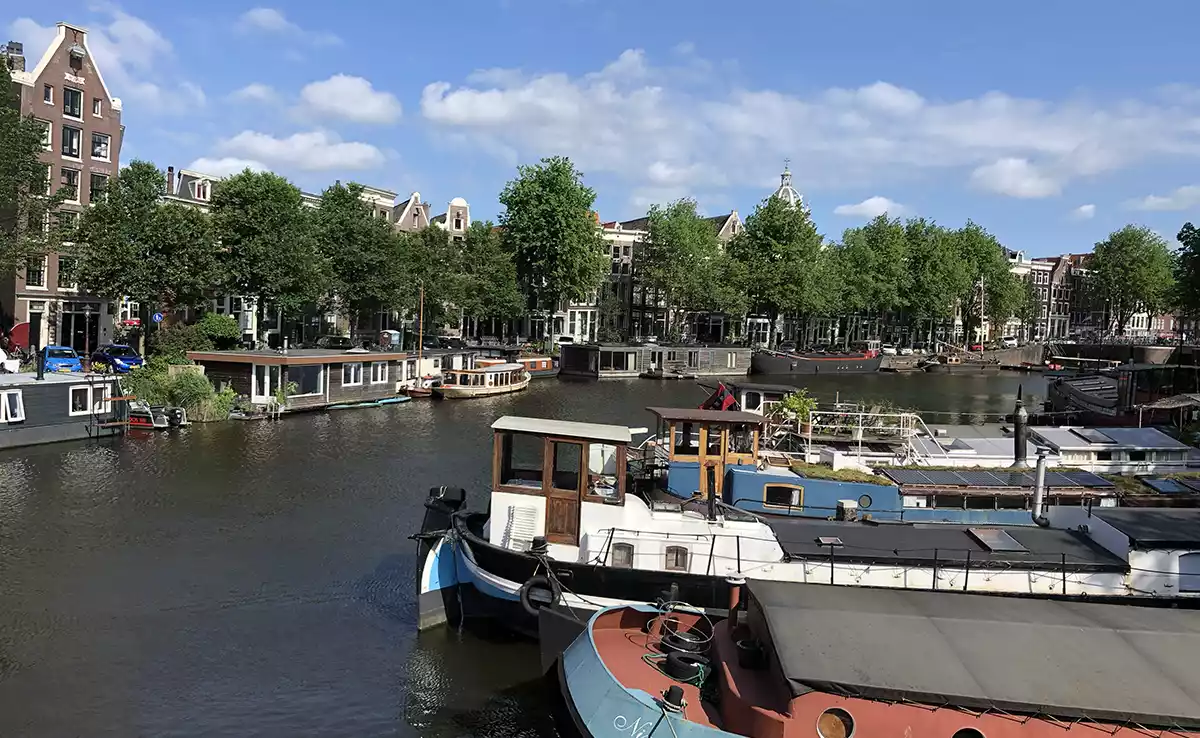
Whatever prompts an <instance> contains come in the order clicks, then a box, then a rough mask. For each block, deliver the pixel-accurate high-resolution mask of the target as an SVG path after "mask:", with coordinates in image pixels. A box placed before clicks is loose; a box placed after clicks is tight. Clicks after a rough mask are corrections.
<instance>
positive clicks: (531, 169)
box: [500, 156, 608, 310]
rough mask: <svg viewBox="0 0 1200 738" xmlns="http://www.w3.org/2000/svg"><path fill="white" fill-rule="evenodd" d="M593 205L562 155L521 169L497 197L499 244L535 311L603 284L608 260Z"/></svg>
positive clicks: (579, 177)
mask: <svg viewBox="0 0 1200 738" xmlns="http://www.w3.org/2000/svg"><path fill="white" fill-rule="evenodd" d="M595 201H596V193H595V191H593V190H592V189H591V188H590V187H586V186H585V185H584V184H583V182H582V175H581V174H580V173H579V172H578V171H577V170H576V169H575V166H574V164H572V163H571V160H570V159H568V158H566V157H561V156H556V157H552V158H547V159H542V161H541V163H540V164H536V165H532V166H522V167H519V168H518V169H517V177H516V179H513V180H511V181H510V182H509V183H508V184H507V185H505V187H504V191H503V192H501V193H500V204H501V205H502V206H503V207H504V210H503V211H502V212H501V213H500V225H501V226H503V231H502V235H501V241H502V243H503V244H504V247H505V248H506V249H507V250H508V251H509V252H511V253H512V254H513V258H514V261H515V263H516V268H517V279H518V280H519V281H520V283H521V287H522V289H523V290H524V291H525V294H526V295H527V296H528V298H529V301H530V303H532V306H533V307H534V308H535V309H551V310H552V309H554V308H555V306H557V305H558V303H560V302H562V301H563V300H584V299H587V298H588V296H589V295H591V294H592V292H593V291H594V290H596V289H597V288H598V287H599V286H600V282H601V280H603V279H604V275H605V274H606V273H607V271H608V259H607V254H606V250H605V244H604V239H603V237H602V236H601V233H600V229H599V228H598V227H597V223H596V217H595V214H594V213H593V211H592V204H593V203H594V202H595Z"/></svg>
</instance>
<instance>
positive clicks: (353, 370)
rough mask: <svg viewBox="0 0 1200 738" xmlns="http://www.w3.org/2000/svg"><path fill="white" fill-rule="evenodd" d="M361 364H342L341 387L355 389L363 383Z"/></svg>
mask: <svg viewBox="0 0 1200 738" xmlns="http://www.w3.org/2000/svg"><path fill="white" fill-rule="evenodd" d="M362 366H363V365H362V364H359V363H355V364H342V386H343V387H356V386H358V385H360V384H362V383H363V380H362Z"/></svg>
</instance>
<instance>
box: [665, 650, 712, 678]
mask: <svg viewBox="0 0 1200 738" xmlns="http://www.w3.org/2000/svg"><path fill="white" fill-rule="evenodd" d="M708 663H709V662H708V657H706V656H701V655H700V654H698V653H681V652H678V651H675V652H672V653H669V654H667V662H666V663H665V664H664V665H663V671H665V672H666V673H667V676H669V677H671V678H672V679H674V680H676V681H680V682H690V681H692V680H693V679H695V678H696V677H698V676H700V673H701V671H702V670H703V669H704V668H706V667H707V666H708Z"/></svg>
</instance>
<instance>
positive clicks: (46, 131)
mask: <svg viewBox="0 0 1200 738" xmlns="http://www.w3.org/2000/svg"><path fill="white" fill-rule="evenodd" d="M38 123H39V124H40V125H41V126H42V149H43V150H45V151H50V150H51V149H53V148H54V126H52V125H50V121H46V120H39V121H38Z"/></svg>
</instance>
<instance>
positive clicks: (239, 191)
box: [212, 169, 329, 325]
mask: <svg viewBox="0 0 1200 738" xmlns="http://www.w3.org/2000/svg"><path fill="white" fill-rule="evenodd" d="M212 219H213V225H214V226H215V229H216V235H217V237H218V239H219V240H220V243H221V245H222V247H223V249H224V263H225V268H226V281H225V287H226V289H227V290H228V291H229V292H231V293H233V294H238V295H245V296H247V297H254V298H256V299H257V307H258V310H259V314H260V318H261V317H262V316H265V315H266V309H267V305H268V304H270V305H273V306H274V307H276V308H279V309H281V310H283V311H284V312H291V311H295V310H298V309H300V308H301V307H302V306H304V305H306V304H310V303H314V302H317V301H319V300H320V299H321V298H322V297H323V296H324V294H325V288H326V287H327V285H328V283H329V281H328V268H327V263H326V261H325V259H324V258H323V256H322V254H321V253H320V250H319V249H318V248H317V239H316V236H315V230H316V229H315V228H314V217H313V213H312V211H311V210H310V209H309V208H306V207H305V206H304V201H303V199H302V198H301V195H300V190H299V189H297V188H296V186H295V185H293V184H292V183H291V182H288V181H287V180H286V179H284V178H283V177H280V176H279V175H277V174H272V173H270V172H252V171H250V170H249V169H247V170H245V171H243V172H242V173H240V174H235V175H233V176H232V177H229V178H227V179H223V180H221V181H220V182H218V183H217V185H216V187H214V188H213V195H212ZM259 324H260V325H263V324H265V321H263V320H260V321H259Z"/></svg>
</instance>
